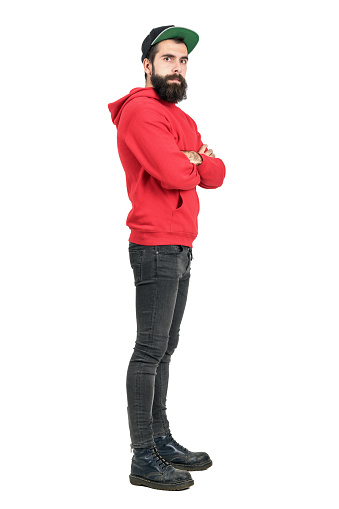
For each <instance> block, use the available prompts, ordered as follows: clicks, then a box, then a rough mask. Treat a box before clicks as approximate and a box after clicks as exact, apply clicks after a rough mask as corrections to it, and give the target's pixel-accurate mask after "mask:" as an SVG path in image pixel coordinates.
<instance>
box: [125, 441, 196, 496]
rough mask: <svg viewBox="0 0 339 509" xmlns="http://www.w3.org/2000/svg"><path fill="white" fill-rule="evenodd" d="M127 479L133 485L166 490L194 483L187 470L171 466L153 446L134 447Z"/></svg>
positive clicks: (187, 486) (183, 487)
mask: <svg viewBox="0 0 339 509" xmlns="http://www.w3.org/2000/svg"><path fill="white" fill-rule="evenodd" d="M129 479H130V482H131V484H134V485H135V486H147V487H148V488H153V489H156V490H168V491H174V490H185V489H187V488H189V487H190V486H193V484H194V481H193V479H192V477H191V474H190V473H189V472H182V471H181V470H177V469H175V468H173V467H172V466H171V465H170V464H169V463H167V461H165V460H164V459H163V458H162V457H161V456H160V454H159V453H158V451H157V449H156V448H155V447H148V448H146V449H139V448H138V449H134V455H133V458H132V466H131V475H130V476H129Z"/></svg>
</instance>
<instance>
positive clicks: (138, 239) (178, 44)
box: [108, 25, 226, 490]
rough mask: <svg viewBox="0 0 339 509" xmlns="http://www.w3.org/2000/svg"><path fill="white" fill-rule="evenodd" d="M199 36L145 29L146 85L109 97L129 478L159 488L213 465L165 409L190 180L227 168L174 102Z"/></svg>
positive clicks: (217, 178)
mask: <svg viewBox="0 0 339 509" xmlns="http://www.w3.org/2000/svg"><path fill="white" fill-rule="evenodd" d="M198 40H199V36H198V35H197V34H196V33H195V32H194V31H192V30H188V29H186V28H180V27H175V26H174V25H169V26H162V27H158V28H154V29H153V30H151V32H150V33H149V34H148V36H147V37H146V38H145V40H144V41H143V43H142V48H141V49H142V58H141V61H142V63H143V67H144V72H145V78H146V84H145V87H144V88H135V89H133V90H131V92H130V93H129V94H128V95H126V96H125V97H123V98H122V99H119V100H118V101H116V102H114V103H111V104H109V105H108V107H109V110H110V112H111V116H112V121H113V123H114V124H115V125H116V127H117V144H118V151H119V156H120V160H121V163H122V165H123V167H124V170H125V173H126V184H127V192H128V196H129V198H130V200H131V203H132V209H131V211H130V213H129V214H128V217H127V225H128V226H129V228H130V229H131V234H130V237H129V241H130V243H129V256H130V263H131V267H132V269H133V273H134V283H135V286H136V317H137V338H136V342H135V347H134V352H133V355H132V357H131V360H130V363H129V366H128V371H127V400H128V418H129V427H130V435H131V447H132V448H133V452H134V454H133V458H132V465H131V474H130V482H131V483H132V484H133V485H137V486H148V487H150V488H154V489H162V490H182V489H186V488H189V487H190V486H192V484H193V479H192V477H191V475H190V473H189V471H190V470H205V469H207V468H209V467H210V466H211V465H212V461H211V459H210V457H209V455H208V454H207V453H205V452H192V451H190V450H188V449H186V448H185V447H183V446H181V445H180V444H179V443H178V442H176V441H175V440H174V438H173V436H172V433H171V430H170V425H169V421H168V418H167V414H166V396H167V389H168V378H169V363H170V360H171V356H172V354H173V352H174V350H175V349H176V347H177V345H178V340H179V330H180V324H181V320H182V317H183V314H184V310H185V305H186V299H187V292H188V286H189V280H190V270H191V262H192V244H193V241H194V239H195V238H196V236H197V233H198V223H197V217H198V212H199V199H198V195H197V191H196V187H197V186H200V187H203V188H205V189H215V188H217V187H220V186H221V185H222V183H223V181H224V178H225V173H226V170H225V165H224V163H223V162H222V160H221V159H218V158H216V157H215V155H214V153H213V150H211V149H208V147H207V145H206V144H203V143H202V140H201V137H200V134H199V132H198V130H197V126H196V124H195V122H194V121H193V119H192V118H190V117H189V116H188V115H187V114H186V113H184V112H183V111H182V110H181V109H180V108H179V107H178V106H177V103H178V102H180V101H182V100H183V99H186V89H187V83H186V80H185V76H186V72H187V64H188V54H189V53H190V52H191V51H192V50H193V49H194V48H195V46H196V45H197V43H198ZM193 345H194V342H193V341H192V348H193ZM188 362H189V359H188ZM183 397H184V398H185V397H188V395H187V394H186V392H185V391H183ZM194 425H196V423H194Z"/></svg>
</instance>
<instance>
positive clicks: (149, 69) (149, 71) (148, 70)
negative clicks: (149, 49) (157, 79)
mask: <svg viewBox="0 0 339 509" xmlns="http://www.w3.org/2000/svg"><path fill="white" fill-rule="evenodd" d="M143 66H144V71H145V73H146V74H147V77H149V76H150V75H151V74H152V64H151V62H150V61H149V60H148V58H145V59H144V62H143Z"/></svg>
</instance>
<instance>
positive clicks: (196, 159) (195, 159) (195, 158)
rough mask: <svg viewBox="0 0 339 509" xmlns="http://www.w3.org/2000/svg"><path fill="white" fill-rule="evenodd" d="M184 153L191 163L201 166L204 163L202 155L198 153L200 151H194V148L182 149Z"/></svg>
mask: <svg viewBox="0 0 339 509" xmlns="http://www.w3.org/2000/svg"><path fill="white" fill-rule="evenodd" d="M181 152H182V153H183V154H185V156H186V157H188V159H189V160H190V162H191V163H193V164H195V165H196V166H199V164H201V163H202V157H201V155H199V154H198V152H194V150H182V151H181Z"/></svg>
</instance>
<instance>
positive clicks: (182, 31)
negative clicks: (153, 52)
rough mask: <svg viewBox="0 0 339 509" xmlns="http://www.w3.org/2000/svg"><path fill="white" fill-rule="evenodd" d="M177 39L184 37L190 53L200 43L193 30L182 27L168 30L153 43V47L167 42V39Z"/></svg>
mask: <svg viewBox="0 0 339 509" xmlns="http://www.w3.org/2000/svg"><path fill="white" fill-rule="evenodd" d="M176 37H183V38H184V41H185V44H186V46H187V51H188V53H191V51H193V50H194V48H195V47H196V45H197V44H198V42H199V35H198V34H197V33H196V32H193V30H189V29H188V28H181V27H171V28H166V29H165V30H164V31H163V32H161V34H159V35H158V37H157V38H156V39H154V41H153V42H152V46H153V45H154V44H157V43H158V42H161V41H165V40H166V39H175V38H176Z"/></svg>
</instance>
